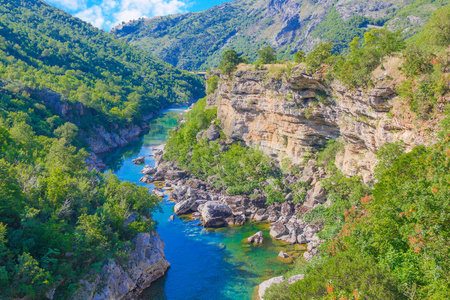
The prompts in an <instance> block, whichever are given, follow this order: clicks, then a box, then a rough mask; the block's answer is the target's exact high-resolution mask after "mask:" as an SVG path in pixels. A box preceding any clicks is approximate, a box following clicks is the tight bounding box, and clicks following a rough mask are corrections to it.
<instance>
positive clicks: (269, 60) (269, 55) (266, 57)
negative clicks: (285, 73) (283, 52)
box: [258, 46, 277, 64]
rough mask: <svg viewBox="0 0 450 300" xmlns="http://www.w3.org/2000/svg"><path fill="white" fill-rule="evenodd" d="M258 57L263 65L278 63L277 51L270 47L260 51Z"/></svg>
mask: <svg viewBox="0 0 450 300" xmlns="http://www.w3.org/2000/svg"><path fill="white" fill-rule="evenodd" d="M258 56H259V62H261V63H262V64H275V63H276V62H277V55H276V51H275V50H274V49H273V48H272V47H270V46H266V47H265V48H262V49H260V50H258Z"/></svg>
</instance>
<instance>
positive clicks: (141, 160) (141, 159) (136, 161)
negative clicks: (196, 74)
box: [133, 156, 145, 165]
mask: <svg viewBox="0 0 450 300" xmlns="http://www.w3.org/2000/svg"><path fill="white" fill-rule="evenodd" d="M133 163H134V164H135V165H142V164H144V163H145V157H144V156H139V157H138V158H135V159H133Z"/></svg>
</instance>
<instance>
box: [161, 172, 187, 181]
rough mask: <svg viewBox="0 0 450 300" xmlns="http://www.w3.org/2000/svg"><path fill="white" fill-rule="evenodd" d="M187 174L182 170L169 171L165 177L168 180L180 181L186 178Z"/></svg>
mask: <svg viewBox="0 0 450 300" xmlns="http://www.w3.org/2000/svg"><path fill="white" fill-rule="evenodd" d="M186 176H187V173H186V171H182V170H168V171H167V172H166V174H165V176H164V178H165V179H166V180H179V179H183V178H186Z"/></svg>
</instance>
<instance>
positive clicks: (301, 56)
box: [294, 51, 306, 63]
mask: <svg viewBox="0 0 450 300" xmlns="http://www.w3.org/2000/svg"><path fill="white" fill-rule="evenodd" d="M305 57H306V54H305V52H304V51H297V52H295V54H294V61H295V62H296V63H301V62H304V61H305Z"/></svg>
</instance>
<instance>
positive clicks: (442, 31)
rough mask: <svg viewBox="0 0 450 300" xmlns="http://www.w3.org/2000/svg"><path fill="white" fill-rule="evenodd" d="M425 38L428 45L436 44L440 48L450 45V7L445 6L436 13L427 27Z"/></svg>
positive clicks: (425, 28)
mask: <svg viewBox="0 0 450 300" xmlns="http://www.w3.org/2000/svg"><path fill="white" fill-rule="evenodd" d="M424 32H426V35H423V38H424V39H425V40H426V42H427V43H428V44H435V45H437V46H440V47H447V46H449V45H450V7H449V6H445V7H442V8H441V9H439V10H438V11H436V12H435V13H434V14H433V15H432V16H431V18H430V22H429V23H428V24H427V25H425V27H424Z"/></svg>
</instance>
